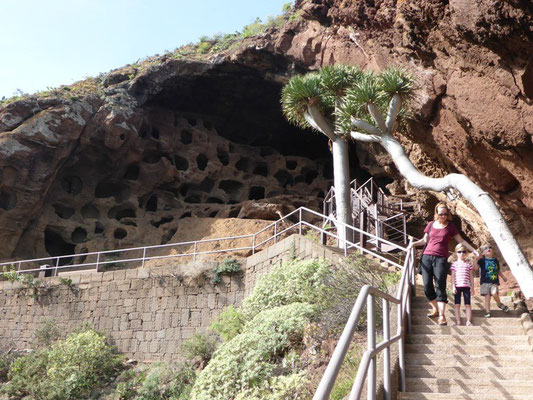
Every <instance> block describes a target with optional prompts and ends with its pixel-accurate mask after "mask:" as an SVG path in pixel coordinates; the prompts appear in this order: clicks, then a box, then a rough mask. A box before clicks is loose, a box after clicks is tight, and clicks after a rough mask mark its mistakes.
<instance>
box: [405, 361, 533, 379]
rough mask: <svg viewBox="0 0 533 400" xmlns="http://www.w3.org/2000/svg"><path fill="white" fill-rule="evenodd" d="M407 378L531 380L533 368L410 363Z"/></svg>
mask: <svg viewBox="0 0 533 400" xmlns="http://www.w3.org/2000/svg"><path fill="white" fill-rule="evenodd" d="M406 376H407V377H409V378H439V379H441V378H446V379H472V380H475V379H479V378H480V377H483V380H488V381H489V382H490V381H492V380H496V379H498V380H525V379H527V380H531V379H532V378H533V368H531V367H524V366H522V365H521V366H520V367H519V368H517V367H489V366H488V365H487V366H485V367H474V366H460V365H457V366H441V365H411V366H408V367H407V368H406Z"/></svg>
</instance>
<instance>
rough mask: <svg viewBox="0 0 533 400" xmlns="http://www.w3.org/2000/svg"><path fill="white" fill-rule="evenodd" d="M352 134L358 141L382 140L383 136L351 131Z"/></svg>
mask: <svg viewBox="0 0 533 400" xmlns="http://www.w3.org/2000/svg"><path fill="white" fill-rule="evenodd" d="M350 136H351V137H352V139H354V140H357V141H358V142H366V143H372V142H380V141H381V138H380V137H379V136H376V135H370V134H368V133H361V132H355V131H351V132H350Z"/></svg>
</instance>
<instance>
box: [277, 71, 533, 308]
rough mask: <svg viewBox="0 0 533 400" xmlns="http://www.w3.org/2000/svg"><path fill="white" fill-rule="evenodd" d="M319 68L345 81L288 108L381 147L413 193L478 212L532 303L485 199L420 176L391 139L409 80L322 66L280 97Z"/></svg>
mask: <svg viewBox="0 0 533 400" xmlns="http://www.w3.org/2000/svg"><path fill="white" fill-rule="evenodd" d="M325 69H326V70H327V71H328V73H330V74H331V73H333V72H335V71H344V70H349V71H350V74H349V76H350V79H349V80H348V81H349V82H347V85H346V86H343V89H342V92H341V91H339V92H338V94H337V95H336V96H335V97H334V98H333V97H332V94H331V90H325V89H321V88H320V87H317V90H316V92H313V93H311V92H309V93H308V94H309V95H312V96H309V97H308V98H309V100H308V104H307V105H306V106H305V107H304V104H303V102H301V103H300V106H299V107H300V108H298V109H297V108H296V107H294V113H296V111H298V113H299V115H301V117H303V118H305V120H306V121H307V123H308V124H309V125H310V126H312V127H314V128H315V129H317V130H320V131H321V132H322V129H323V127H324V126H327V127H328V129H329V130H330V132H334V133H335V135H337V136H338V137H342V138H346V137H351V138H352V139H354V140H356V141H360V142H366V143H379V144H381V145H382V146H383V148H384V149H385V150H386V151H387V153H388V154H389V155H390V156H391V158H392V160H393V162H394V164H395V165H396V167H397V169H398V171H399V172H400V174H401V175H402V176H403V177H404V178H405V179H406V180H407V181H408V182H409V183H410V184H411V185H412V186H414V187H415V188H417V189H419V190H431V191H434V192H442V193H445V194H447V195H448V196H450V195H451V194H452V193H453V191H454V190H455V191H457V192H459V193H460V194H461V195H462V196H463V198H464V199H465V200H467V201H468V202H470V204H471V205H472V206H473V207H474V208H475V209H476V210H477V211H478V213H479V215H480V216H481V218H482V219H483V221H484V223H485V225H486V227H487V229H488V231H489V232H490V234H491V235H492V237H493V239H494V241H495V243H496V244H497V245H498V248H499V249H500V252H501V253H502V256H503V258H504V259H505V261H506V262H507V264H508V265H509V268H510V269H511V271H512V273H513V275H514V276H515V278H516V280H517V282H518V284H519V285H520V288H521V290H522V292H523V293H524V295H525V296H526V297H527V298H532V297H533V271H532V270H531V266H530V264H529V261H528V260H527V258H526V256H525V255H524V252H523V251H522V249H521V248H520V246H519V244H518V242H517V241H516V239H515V238H514V236H513V234H512V233H511V231H510V229H509V227H508V226H507V223H506V222H505V219H504V218H503V215H502V214H501V212H500V210H499V209H498V207H497V206H496V204H495V203H494V201H493V200H492V198H491V197H490V195H489V194H488V193H487V192H485V191H484V190H483V189H481V188H480V187H479V186H478V185H477V184H475V183H474V182H472V180H471V179H470V178H468V177H467V176H466V175H463V174H457V173H451V174H448V175H446V176H444V177H442V178H432V177H428V176H425V175H423V174H422V173H420V171H418V170H417V168H416V167H415V166H414V164H413V163H412V162H411V160H410V159H409V157H408V156H407V154H406V152H405V150H404V148H403V147H402V145H401V144H400V142H399V141H398V140H397V139H396V138H395V135H401V134H402V133H403V130H402V129H400V128H399V127H401V126H402V125H403V124H402V122H403V121H405V117H406V115H407V113H406V110H407V105H408V103H409V99H411V98H412V97H413V96H414V92H415V85H414V79H413V77H412V76H410V75H409V74H408V73H406V72H405V71H402V70H399V69H395V68H390V69H387V70H385V71H383V72H381V73H379V74H377V73H373V72H367V71H364V72H362V71H358V72H357V71H356V68H354V67H345V66H337V67H326V68H323V69H322V70H321V71H319V72H311V73H309V74H307V75H304V76H296V77H294V78H292V80H291V81H290V82H289V83H288V84H287V86H286V87H285V90H284V95H285V96H286V93H285V92H287V91H293V90H292V89H290V88H291V87H292V86H291V85H294V83H293V81H294V82H304V81H306V79H309V78H308V77H309V76H313V77H316V76H321V75H322V73H323V72H322V71H323V70H325ZM329 71H332V72H329ZM332 104H334V105H335V107H334V112H333V114H334V117H333V118H332V119H329V118H328V116H329V113H330V111H329V110H330V108H331V105H332ZM286 114H287V113H286ZM290 120H292V121H294V122H296V123H298V120H297V119H296V116H291V118H290ZM330 121H333V122H330ZM346 168H347V167H346ZM335 182H336V181H335Z"/></svg>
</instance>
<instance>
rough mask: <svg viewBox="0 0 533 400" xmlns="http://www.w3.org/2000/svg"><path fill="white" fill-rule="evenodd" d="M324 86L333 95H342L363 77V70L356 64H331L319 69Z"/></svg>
mask: <svg viewBox="0 0 533 400" xmlns="http://www.w3.org/2000/svg"><path fill="white" fill-rule="evenodd" d="M318 74H319V76H320V80H321V84H322V87H323V88H324V89H325V90H326V91H329V92H330V93H331V94H332V95H335V96H338V97H342V96H344V95H345V94H346V90H347V89H348V88H349V87H350V86H352V85H354V84H356V83H357V82H358V81H359V80H360V79H361V77H362V75H363V72H362V71H361V70H360V69H359V68H357V67H354V66H349V65H343V64H338V65H330V66H327V67H323V68H321V69H320V71H318Z"/></svg>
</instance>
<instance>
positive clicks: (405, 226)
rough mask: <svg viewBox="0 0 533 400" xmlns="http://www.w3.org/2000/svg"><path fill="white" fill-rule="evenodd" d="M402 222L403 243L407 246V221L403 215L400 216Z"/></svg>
mask: <svg viewBox="0 0 533 400" xmlns="http://www.w3.org/2000/svg"><path fill="white" fill-rule="evenodd" d="M402 221H403V243H404V244H407V221H406V218H405V214H402Z"/></svg>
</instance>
